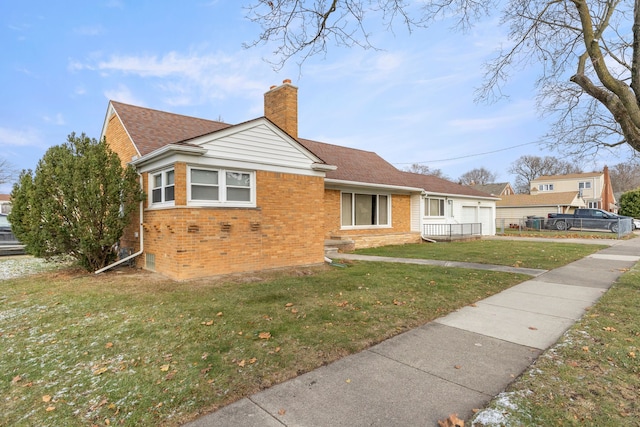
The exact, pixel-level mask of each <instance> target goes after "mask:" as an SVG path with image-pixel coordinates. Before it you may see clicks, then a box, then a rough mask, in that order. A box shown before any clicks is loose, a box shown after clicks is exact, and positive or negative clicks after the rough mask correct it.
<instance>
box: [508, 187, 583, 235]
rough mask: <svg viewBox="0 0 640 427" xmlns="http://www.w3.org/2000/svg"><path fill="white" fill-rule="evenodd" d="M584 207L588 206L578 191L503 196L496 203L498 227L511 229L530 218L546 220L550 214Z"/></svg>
mask: <svg viewBox="0 0 640 427" xmlns="http://www.w3.org/2000/svg"><path fill="white" fill-rule="evenodd" d="M584 207H586V204H585V202H584V200H582V199H581V198H580V197H579V192H577V191H568V192H563V193H559V192H555V193H546V194H540V193H538V194H513V195H511V196H502V198H501V200H499V201H498V202H496V219H497V223H496V226H497V228H499V229H500V228H502V227H505V228H509V227H510V226H512V225H518V224H520V222H521V220H523V219H525V218H526V217H528V216H536V217H544V218H546V217H547V214H549V213H570V212H573V211H574V209H577V208H584Z"/></svg>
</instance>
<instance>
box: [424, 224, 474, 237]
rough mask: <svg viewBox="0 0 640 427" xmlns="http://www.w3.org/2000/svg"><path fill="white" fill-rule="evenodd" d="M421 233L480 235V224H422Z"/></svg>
mask: <svg viewBox="0 0 640 427" xmlns="http://www.w3.org/2000/svg"><path fill="white" fill-rule="evenodd" d="M422 235H423V236H427V237H429V236H431V237H440V236H448V237H460V236H482V224H481V223H479V222H477V223H467V224H423V225H422Z"/></svg>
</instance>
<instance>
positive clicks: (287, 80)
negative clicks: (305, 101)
mask: <svg viewBox="0 0 640 427" xmlns="http://www.w3.org/2000/svg"><path fill="white" fill-rule="evenodd" d="M282 84H291V79H284V80H283V81H282Z"/></svg>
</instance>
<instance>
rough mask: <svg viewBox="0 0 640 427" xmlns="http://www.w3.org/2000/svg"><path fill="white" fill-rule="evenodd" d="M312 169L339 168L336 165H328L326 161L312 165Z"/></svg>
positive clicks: (328, 169) (331, 169)
mask: <svg viewBox="0 0 640 427" xmlns="http://www.w3.org/2000/svg"><path fill="white" fill-rule="evenodd" d="M311 169H313V170H317V171H334V170H336V169H338V167H337V166H334V165H328V164H326V163H314V164H312V165H311Z"/></svg>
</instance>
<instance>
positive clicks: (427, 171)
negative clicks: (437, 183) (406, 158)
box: [403, 163, 449, 180]
mask: <svg viewBox="0 0 640 427" xmlns="http://www.w3.org/2000/svg"><path fill="white" fill-rule="evenodd" d="M403 170H404V171H405V172H412V173H419V174H420V175H433V176H436V177H438V178H442V179H447V180H448V179H449V177H447V176H446V175H445V174H444V172H442V170H440V169H431V168H430V167H429V166H427V165H423V164H420V163H413V164H412V165H411V166H409V167H406V168H404V169H403Z"/></svg>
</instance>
